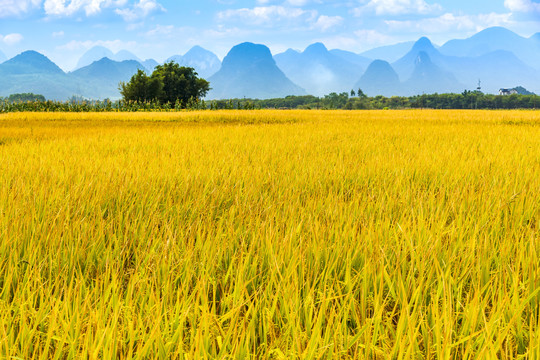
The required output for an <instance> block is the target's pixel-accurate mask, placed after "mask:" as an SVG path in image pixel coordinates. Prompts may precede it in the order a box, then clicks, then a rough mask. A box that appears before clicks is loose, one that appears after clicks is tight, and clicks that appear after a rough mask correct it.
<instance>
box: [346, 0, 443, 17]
mask: <svg viewBox="0 0 540 360" xmlns="http://www.w3.org/2000/svg"><path fill="white" fill-rule="evenodd" d="M441 10H442V7H441V6H440V5H439V4H428V3H427V2H425V0H369V1H368V2H367V3H366V4H364V5H362V6H360V7H358V8H356V9H354V10H353V14H354V15H356V16H362V15H365V14H366V13H373V12H374V13H375V14H376V15H406V14H407V15H408V14H420V15H427V14H433V13H436V12H439V11H441Z"/></svg>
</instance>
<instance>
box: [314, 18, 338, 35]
mask: <svg viewBox="0 0 540 360" xmlns="http://www.w3.org/2000/svg"><path fill="white" fill-rule="evenodd" d="M342 23H343V18H342V17H341V16H326V15H321V16H319V18H318V19H317V21H316V22H315V24H313V28H314V29H318V30H320V31H322V32H325V31H328V30H330V29H332V28H335V27H337V26H339V25H341V24H342Z"/></svg>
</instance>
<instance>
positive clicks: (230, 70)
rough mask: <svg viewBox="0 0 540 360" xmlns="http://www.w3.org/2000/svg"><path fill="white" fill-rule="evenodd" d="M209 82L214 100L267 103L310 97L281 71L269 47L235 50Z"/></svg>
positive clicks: (248, 45)
mask: <svg viewBox="0 0 540 360" xmlns="http://www.w3.org/2000/svg"><path fill="white" fill-rule="evenodd" d="M208 80H209V81H210V86H211V87H212V90H211V91H210V93H209V94H208V98H210V99H227V98H243V97H250V98H259V99H267V98H276V97H284V96H287V95H305V94H306V91H305V90H304V89H302V88H301V87H299V86H298V85H296V84H294V83H293V82H292V81H291V80H289V79H288V78H287V77H286V76H285V74H284V73H283V72H282V71H281V70H280V69H279V68H278V66H277V65H276V62H275V61H274V58H273V57H272V53H271V52H270V49H269V48H268V47H266V46H265V45H259V44H253V43H242V44H240V45H236V46H235V47H233V48H232V49H231V51H229V53H228V54H227V56H226V57H225V58H224V59H223V64H222V66H221V69H220V70H219V71H218V72H217V73H216V74H214V75H213V76H211V77H210V78H209V79H208Z"/></svg>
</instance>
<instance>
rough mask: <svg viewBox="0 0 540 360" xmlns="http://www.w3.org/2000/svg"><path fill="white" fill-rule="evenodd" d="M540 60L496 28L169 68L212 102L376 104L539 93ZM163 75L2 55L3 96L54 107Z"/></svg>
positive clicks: (263, 52)
mask: <svg viewBox="0 0 540 360" xmlns="http://www.w3.org/2000/svg"><path fill="white" fill-rule="evenodd" d="M538 59H540V33H537V34H535V35H533V36H531V37H529V38H526V37H522V36H519V35H517V34H515V33H513V32H512V31H510V30H508V29H505V28H501V27H494V28H489V29H486V30H483V31H481V32H479V33H477V34H475V35H473V36H471V37H469V38H467V39H457V40H450V41H448V42H447V43H445V44H443V45H442V46H440V47H439V46H436V45H434V44H433V43H432V42H431V41H430V40H429V39H428V38H427V37H422V38H420V39H419V40H417V41H416V42H405V43H399V44H395V45H391V46H384V47H379V48H375V49H372V50H370V51H366V52H363V53H361V54H357V53H354V52H350V51H344V50H340V49H333V50H328V49H327V48H326V46H325V45H324V44H322V43H315V44H312V45H310V46H308V47H307V48H306V49H304V50H303V51H298V50H293V49H289V50H287V51H285V52H283V53H280V54H276V55H275V56H272V54H271V52H270V50H269V49H268V47H266V46H265V45H258V44H253V43H243V44H240V45H237V46H235V47H233V48H232V49H231V50H230V52H229V53H228V54H227V56H226V57H225V58H224V59H223V63H222V62H221V61H220V59H219V58H218V57H217V56H216V55H215V54H214V53H212V52H211V51H208V50H206V49H203V48H201V47H199V46H195V47H193V48H192V49H190V50H189V51H188V52H187V53H186V54H184V55H174V56H172V57H170V58H169V59H168V60H167V61H176V62H178V63H179V64H180V65H182V66H190V67H193V68H195V70H196V71H197V72H198V74H199V75H200V76H201V77H203V78H206V79H208V80H209V81H210V86H211V88H212V90H211V91H210V93H209V94H208V98H211V99H218V98H243V97H246V98H271V97H283V96H287V95H302V94H312V95H317V96H323V95H325V94H329V93H331V92H349V91H350V90H351V89H354V90H355V91H356V90H357V89H358V88H360V89H362V90H363V91H364V93H366V94H367V95H370V96H375V95H385V96H393V95H415V94H422V93H434V92H438V93H444V92H462V91H463V90H466V89H468V90H472V89H476V87H477V86H478V82H479V81H480V84H481V88H482V91H484V92H487V93H497V92H498V90H499V89H500V88H512V87H516V86H523V87H525V88H527V89H529V90H531V91H533V92H536V93H540V61H538ZM157 65H159V63H158V62H157V61H156V60H153V59H148V60H145V61H142V60H140V59H139V58H138V57H137V56H136V55H134V54H133V53H131V52H129V51H125V50H122V51H119V52H117V53H113V52H112V51H110V50H109V49H107V48H105V47H99V46H98V47H94V48H92V49H90V50H89V51H87V52H86V53H85V54H84V55H83V56H82V57H81V59H80V60H79V62H78V65H77V68H76V70H74V71H72V72H67V73H66V72H64V71H63V70H62V69H60V68H59V67H58V66H57V65H56V64H54V63H53V62H52V61H51V60H49V59H48V58H47V57H45V56H44V55H42V54H39V53H37V52H35V51H26V52H24V53H22V54H19V55H17V56H15V57H14V58H12V59H10V60H7V61H6V57H5V56H4V55H3V54H2V53H1V52H0V77H1V79H2V80H0V96H7V95H10V94H13V93H21V92H34V93H37V94H43V95H45V96H46V97H47V98H49V99H55V100H66V99H68V98H69V97H71V96H73V95H77V96H83V97H85V98H91V99H104V98H112V99H115V98H119V96H120V94H119V91H118V83H119V82H121V81H128V80H129V79H130V78H131V76H132V75H133V74H134V73H135V72H136V71H137V70H138V69H143V70H145V71H147V72H148V73H151V72H152V70H153V69H154V67H155V66H157Z"/></svg>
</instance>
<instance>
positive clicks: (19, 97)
mask: <svg viewBox="0 0 540 360" xmlns="http://www.w3.org/2000/svg"><path fill="white" fill-rule="evenodd" d="M7 101H8V102H11V103H14V102H27V101H42V102H44V101H45V96H43V95H38V94H34V93H24V94H12V95H9V97H8V98H7Z"/></svg>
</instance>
